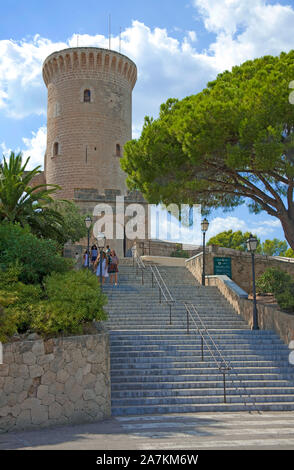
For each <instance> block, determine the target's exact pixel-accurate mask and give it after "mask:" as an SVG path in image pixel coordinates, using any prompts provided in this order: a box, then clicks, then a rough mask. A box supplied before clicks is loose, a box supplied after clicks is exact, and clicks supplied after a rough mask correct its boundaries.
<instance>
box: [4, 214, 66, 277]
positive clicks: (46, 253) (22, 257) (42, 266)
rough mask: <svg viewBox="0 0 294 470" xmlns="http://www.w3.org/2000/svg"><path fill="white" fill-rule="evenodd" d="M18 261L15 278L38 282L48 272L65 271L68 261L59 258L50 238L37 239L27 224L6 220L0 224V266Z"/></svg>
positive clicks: (7, 265)
mask: <svg viewBox="0 0 294 470" xmlns="http://www.w3.org/2000/svg"><path fill="white" fill-rule="evenodd" d="M16 262H17V263H19V266H20V268H21V272H20V273H19V276H18V277H19V280H20V281H22V282H24V283H32V284H34V283H38V282H41V281H42V279H43V278H44V276H47V275H48V274H50V273H52V272H66V271H67V270H68V269H69V268H70V267H71V264H72V262H71V261H70V260H65V259H64V258H62V257H61V256H60V255H59V254H58V253H57V250H56V245H55V243H54V242H53V241H51V240H42V239H38V238H37V237H36V236H35V235H33V234H32V233H30V231H29V229H28V228H22V227H20V226H19V225H12V224H9V223H2V224H0V268H1V269H3V270H6V269H7V268H8V267H9V266H10V265H12V264H15V263H16Z"/></svg>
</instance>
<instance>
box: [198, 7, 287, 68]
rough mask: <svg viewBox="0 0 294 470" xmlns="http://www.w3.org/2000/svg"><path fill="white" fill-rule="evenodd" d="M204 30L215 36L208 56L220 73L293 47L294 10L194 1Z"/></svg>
mask: <svg viewBox="0 0 294 470" xmlns="http://www.w3.org/2000/svg"><path fill="white" fill-rule="evenodd" d="M194 5H195V7H196V8H197V10H198V11H199V13H200V14H201V15H202V18H203V20H204V24H205V27H206V29H207V30H208V31H210V32H212V33H215V34H216V41H215V42H214V43H212V44H211V45H210V47H209V51H208V53H209V54H210V55H211V57H212V58H213V60H214V65H215V67H216V68H217V69H219V70H224V69H230V68H231V67H232V66H233V65H238V64H240V63H242V62H244V61H245V60H248V59H253V58H256V57H259V56H263V55H266V54H271V55H278V54H279V53H280V52H281V51H286V52H287V51H289V50H290V49H292V48H293V47H294V37H293V34H292V33H291V30H292V27H293V23H294V10H293V8H292V7H291V6H284V5H281V4H279V3H278V2H277V3H276V4H274V5H270V4H269V3H268V2H267V1H265V0H218V1H217V2H216V1H215V0H194Z"/></svg>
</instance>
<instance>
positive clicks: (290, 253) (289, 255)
mask: <svg viewBox="0 0 294 470" xmlns="http://www.w3.org/2000/svg"><path fill="white" fill-rule="evenodd" d="M285 256H286V257H287V258H294V250H292V248H288V250H287V251H286V252H285Z"/></svg>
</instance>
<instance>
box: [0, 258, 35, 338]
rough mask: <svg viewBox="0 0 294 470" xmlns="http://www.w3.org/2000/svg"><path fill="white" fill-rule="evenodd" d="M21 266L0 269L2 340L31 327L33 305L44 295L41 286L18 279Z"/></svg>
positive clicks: (0, 332) (0, 334) (0, 325)
mask: <svg viewBox="0 0 294 470" xmlns="http://www.w3.org/2000/svg"><path fill="white" fill-rule="evenodd" d="M19 273H20V267H19V266H11V267H9V269H8V270H7V271H6V272H3V271H0V285H1V288H0V341H2V342H4V341H6V340H7V338H8V337H10V336H12V335H13V334H14V333H23V332H25V331H27V330H28V329H30V326H31V323H32V315H33V307H34V305H36V303H38V302H39V301H40V299H41V297H42V295H43V293H42V289H41V286H39V285H26V284H23V283H22V282H19V281H18V275H19Z"/></svg>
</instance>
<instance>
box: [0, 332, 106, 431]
mask: <svg viewBox="0 0 294 470" xmlns="http://www.w3.org/2000/svg"><path fill="white" fill-rule="evenodd" d="M110 415H111V403H110V356H109V338H108V334H106V333H104V332H103V333H101V334H96V335H86V336H76V337H63V338H57V339H49V340H47V341H45V340H37V341H21V342H14V343H6V344H4V345H3V363H2V364H0V432H6V431H12V430H21V429H27V428H32V429H34V428H36V429H37V428H39V427H47V426H53V425H57V424H73V423H82V422H91V421H97V420H101V419H105V418H108V417H109V416H110Z"/></svg>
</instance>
